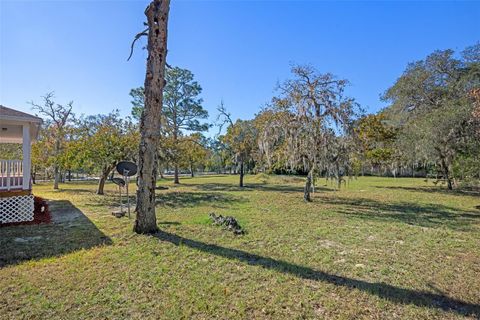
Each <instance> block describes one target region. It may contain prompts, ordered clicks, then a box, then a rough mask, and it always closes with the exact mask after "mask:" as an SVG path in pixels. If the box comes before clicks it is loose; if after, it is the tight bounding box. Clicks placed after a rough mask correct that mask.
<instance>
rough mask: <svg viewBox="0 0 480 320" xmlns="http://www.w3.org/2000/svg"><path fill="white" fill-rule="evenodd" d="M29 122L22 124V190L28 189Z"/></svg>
mask: <svg viewBox="0 0 480 320" xmlns="http://www.w3.org/2000/svg"><path fill="white" fill-rule="evenodd" d="M30 149H31V142H30V124H29V123H26V124H24V125H23V141H22V151H23V166H22V167H23V190H30V178H31V177H30V166H31V162H30Z"/></svg>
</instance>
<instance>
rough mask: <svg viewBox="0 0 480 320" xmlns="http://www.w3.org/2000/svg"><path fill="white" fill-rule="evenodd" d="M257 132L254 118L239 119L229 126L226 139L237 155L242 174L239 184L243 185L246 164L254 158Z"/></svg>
mask: <svg viewBox="0 0 480 320" xmlns="http://www.w3.org/2000/svg"><path fill="white" fill-rule="evenodd" d="M256 139H257V132H256V128H255V126H254V123H253V121H252V120H237V121H236V122H235V123H234V124H233V125H230V126H229V127H228V128H227V133H226V134H225V138H224V141H225V142H227V143H228V145H229V146H230V149H231V150H232V151H233V153H234V156H235V163H237V164H238V166H239V168H238V172H239V174H240V180H239V186H240V187H243V184H244V183H243V180H244V176H245V164H246V163H247V162H248V161H249V160H250V159H251V158H252V154H253V151H254V149H255V148H256V146H257V143H256Z"/></svg>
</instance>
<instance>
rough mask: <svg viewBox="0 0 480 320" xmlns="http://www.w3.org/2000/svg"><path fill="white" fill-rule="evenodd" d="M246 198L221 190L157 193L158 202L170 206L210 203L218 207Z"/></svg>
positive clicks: (185, 206) (186, 206)
mask: <svg viewBox="0 0 480 320" xmlns="http://www.w3.org/2000/svg"><path fill="white" fill-rule="evenodd" d="M244 201H246V200H245V199H244V198H240V197H235V196H233V195H229V194H224V193H221V192H212V193H206V192H175V191H174V192H165V193H161V194H157V196H156V202H157V204H158V205H163V206H166V207H169V208H188V207H196V206H202V205H209V206H212V207H217V208H224V207H226V206H227V205H229V204H232V203H238V202H244Z"/></svg>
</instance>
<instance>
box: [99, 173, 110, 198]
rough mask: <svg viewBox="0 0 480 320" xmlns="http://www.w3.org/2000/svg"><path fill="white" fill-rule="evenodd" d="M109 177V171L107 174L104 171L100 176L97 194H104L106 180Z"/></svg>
mask: <svg viewBox="0 0 480 320" xmlns="http://www.w3.org/2000/svg"><path fill="white" fill-rule="evenodd" d="M107 177H108V172H107V174H105V173H103V174H102V176H101V177H100V180H99V181H98V187H97V194H101V195H103V194H104V193H103V189H104V188H105V181H106V180H107Z"/></svg>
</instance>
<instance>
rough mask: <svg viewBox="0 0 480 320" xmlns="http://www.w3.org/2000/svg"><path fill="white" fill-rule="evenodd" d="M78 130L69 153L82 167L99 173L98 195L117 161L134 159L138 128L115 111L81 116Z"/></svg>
mask: <svg viewBox="0 0 480 320" xmlns="http://www.w3.org/2000/svg"><path fill="white" fill-rule="evenodd" d="M79 131H80V133H79V139H78V140H77V141H76V143H74V145H72V151H73V152H71V153H72V154H74V155H75V156H76V161H75V162H76V163H80V164H81V167H82V168H84V169H89V170H90V171H93V172H95V173H97V174H98V173H100V179H99V182H98V188H97V194H103V193H104V186H105V182H106V180H107V178H108V175H109V174H110V173H111V171H112V170H113V169H114V168H115V166H116V165H117V163H118V162H119V161H122V160H129V161H133V160H134V158H136V153H137V146H138V131H137V127H136V126H135V125H134V124H133V123H132V122H131V121H129V120H128V119H127V120H124V119H122V118H120V114H119V113H118V110H115V111H113V112H111V113H109V114H108V115H94V116H88V117H86V118H84V119H81V121H79Z"/></svg>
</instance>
